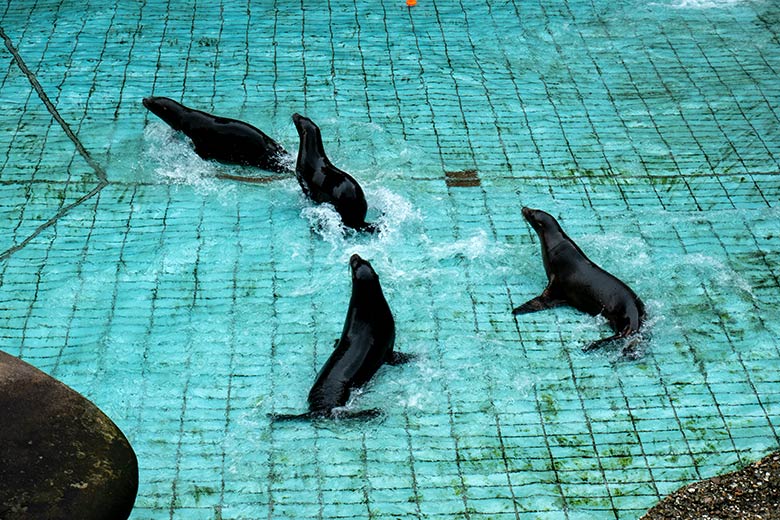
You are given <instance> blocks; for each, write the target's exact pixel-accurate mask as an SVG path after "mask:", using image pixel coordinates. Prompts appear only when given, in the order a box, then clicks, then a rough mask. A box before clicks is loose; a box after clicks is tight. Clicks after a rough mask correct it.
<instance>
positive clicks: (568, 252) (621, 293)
mask: <svg viewBox="0 0 780 520" xmlns="http://www.w3.org/2000/svg"><path fill="white" fill-rule="evenodd" d="M522 213H523V217H525V219H526V220H527V221H528V223H529V224H530V225H531V227H532V228H533V229H534V231H536V234H537V235H538V236H539V240H540V242H541V245H542V260H543V262H544V270H545V272H546V273H547V280H548V283H547V287H546V288H545V289H544V291H543V292H542V294H540V295H539V296H537V297H536V298H534V299H532V300H529V301H527V302H525V303H524V304H523V305H521V306H519V307H517V308H516V309H514V310H513V311H512V314H515V315H517V314H526V313H530V312H536V311H541V310H544V309H551V308H553V307H557V306H559V305H570V306H572V307H574V308H575V309H577V310H580V311H583V312H587V313H588V314H590V315H591V316H595V315H597V314H601V315H603V316H604V317H605V318H606V319H607V321H608V322H609V325H610V327H612V330H613V331H614V332H615V334H614V335H612V336H610V337H608V338H604V339H600V340H598V341H595V342H593V343H591V344H590V345H588V346H587V347H585V348H584V349H583V350H585V351H588V350H593V349H595V348H598V347H600V346H602V345H604V344H605V343H608V342H610V341H614V340H617V339H620V338H627V337H629V336H632V335H634V334H636V333H637V332H639V329H640V327H641V326H642V322H643V321H644V318H645V306H644V304H643V303H642V300H640V299H639V297H638V296H637V295H636V294H635V293H634V291H632V290H631V288H630V287H628V286H627V285H626V284H625V283H623V282H622V281H620V280H618V279H617V278H616V277H614V276H613V275H611V274H609V273H608V272H606V271H605V270H604V269H602V268H601V267H599V266H598V265H596V264H594V263H593V262H591V261H590V260H589V259H588V257H587V256H585V253H583V252H582V250H581V249H580V248H579V247H578V246H577V244H575V243H574V241H573V240H572V239H571V238H569V237H568V236H567V235H566V233H564V232H563V229H561V226H560V224H558V221H556V220H555V219H554V218H553V217H552V216H551V215H550V214H549V213H545V212H544V211H541V210H537V209H531V208H525V207H524V208H523V210H522ZM629 348H631V347H630V346H629V347H626V349H624V351H623V353H624V354H628V353H630V352H627V350H628V349H629Z"/></svg>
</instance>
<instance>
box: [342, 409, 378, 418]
mask: <svg viewBox="0 0 780 520" xmlns="http://www.w3.org/2000/svg"><path fill="white" fill-rule="evenodd" d="M380 415H382V410H380V409H379V408H371V409H370V410H357V411H347V412H342V411H335V410H334V411H333V415H332V417H333V418H334V419H373V418H374V417H379V416H380Z"/></svg>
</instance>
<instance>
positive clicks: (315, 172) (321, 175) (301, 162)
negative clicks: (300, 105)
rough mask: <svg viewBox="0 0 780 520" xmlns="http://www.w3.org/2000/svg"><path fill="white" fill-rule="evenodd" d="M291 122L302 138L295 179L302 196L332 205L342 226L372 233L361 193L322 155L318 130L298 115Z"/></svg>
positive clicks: (354, 183) (349, 176)
mask: <svg viewBox="0 0 780 520" xmlns="http://www.w3.org/2000/svg"><path fill="white" fill-rule="evenodd" d="M292 119H293V123H295V128H296V129H297V130H298V135H299V136H300V138H301V143H300V146H299V148H298V160H297V162H296V164H295V176H296V177H297V178H298V183H299V184H300V185H301V189H302V190H303V193H304V194H305V195H306V196H308V197H309V198H310V199H311V200H313V201H314V202H318V203H323V202H327V203H330V204H333V206H334V207H335V208H336V211H337V212H338V214H339V215H341V221H342V222H343V223H344V225H345V226H347V227H351V228H353V229H357V230H361V231H375V230H376V228H375V227H374V225H372V224H367V223H366V212H367V211H368V204H367V203H366V197H365V195H363V190H362V189H361V188H360V185H359V184H358V183H357V181H356V180H355V179H354V178H352V176H351V175H349V174H348V173H347V172H345V171H343V170H340V169H338V168H336V167H335V166H333V164H332V163H331V162H330V160H329V159H328V157H327V156H326V155H325V148H324V147H323V146H322V135H321V134H320V129H319V127H318V126H317V125H315V124H314V122H313V121H312V120H311V119H309V118H307V117H303V116H302V115H300V114H293V116H292Z"/></svg>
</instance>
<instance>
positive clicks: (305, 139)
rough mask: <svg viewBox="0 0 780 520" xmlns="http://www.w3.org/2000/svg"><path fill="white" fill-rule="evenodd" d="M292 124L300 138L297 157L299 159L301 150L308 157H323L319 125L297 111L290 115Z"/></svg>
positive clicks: (323, 150) (323, 151)
mask: <svg viewBox="0 0 780 520" xmlns="http://www.w3.org/2000/svg"><path fill="white" fill-rule="evenodd" d="M292 120H293V124H294V125H295V129H296V130H297V131H298V137H300V138H301V145H300V149H299V152H298V158H299V159H301V152H305V153H306V157H307V158H309V159H313V158H317V157H320V158H322V157H325V149H324V147H323V145H322V136H321V135H320V127H318V126H317V125H315V124H314V121H312V120H311V119H309V118H308V117H305V116H302V115H300V114H298V113H295V114H293V115H292Z"/></svg>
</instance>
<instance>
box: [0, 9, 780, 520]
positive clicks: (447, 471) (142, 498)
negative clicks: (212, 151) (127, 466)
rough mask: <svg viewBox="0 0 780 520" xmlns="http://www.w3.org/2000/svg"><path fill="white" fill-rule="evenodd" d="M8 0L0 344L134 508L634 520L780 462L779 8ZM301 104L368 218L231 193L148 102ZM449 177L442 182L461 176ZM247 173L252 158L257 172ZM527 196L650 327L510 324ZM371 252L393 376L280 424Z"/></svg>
mask: <svg viewBox="0 0 780 520" xmlns="http://www.w3.org/2000/svg"><path fill="white" fill-rule="evenodd" d="M618 4H620V5H616V3H615V2H606V1H602V0H573V1H564V2H560V1H549V0H541V1H538V0H535V1H529V2H520V1H518V0H515V1H498V0H490V1H488V0H476V1H474V2H468V3H464V2H444V1H441V0H439V1H438V2H435V1H432V0H418V5H417V6H416V7H414V8H412V9H408V8H406V7H405V5H404V2H402V1H398V2H396V1H393V2H389V1H387V0H385V1H362V0H350V1H340V0H339V1H337V0H330V1H328V2H316V3H315V2H301V3H300V4H295V5H292V4H288V3H283V2H271V1H265V2H249V3H241V2H227V1H222V2H220V1H219V0H214V1H204V0H193V1H190V2H165V1H162V0H141V1H114V2H110V1H105V0H100V1H87V2H84V0H79V1H49V0H38V1H33V0H30V1H10V0H9V1H8V2H7V3H6V4H5V5H4V6H0V28H1V29H2V35H3V39H4V41H5V45H4V46H2V47H1V48H0V55H1V56H2V57H3V65H2V71H1V72H0V106H1V107H2V110H1V111H0V128H1V130H0V131H2V135H3V136H4V139H2V140H1V142H0V190H2V196H0V228H1V229H2V233H0V250H2V251H4V253H2V255H0V283H1V285H0V307H1V308H2V312H0V331H2V333H0V348H1V349H2V350H4V351H6V352H9V353H11V354H13V355H17V356H20V357H22V358H23V359H25V360H27V361H28V362H30V363H32V364H34V365H36V366H37V367H39V368H41V369H42V370H44V371H46V372H47V373H49V374H52V375H53V376H55V377H57V378H58V379H60V380H62V381H63V382H65V383H67V384H68V385H70V386H72V387H73V388H74V389H76V390H78V391H79V392H81V393H83V394H84V395H86V396H87V397H89V398H90V399H91V400H93V401H94V402H95V403H96V404H97V405H98V406H100V407H101V408H102V409H103V410H104V411H105V412H106V413H107V414H108V415H109V416H110V417H111V418H112V419H113V420H114V421H115V422H116V423H117V424H118V425H119V426H120V428H122V430H123V431H124V432H125V433H126V435H127V437H128V438H129V440H130V442H131V443H132V444H133V446H134V448H135V450H136V452H137V455H138V459H139V465H140V480H141V484H140V489H139V495H138V499H137V501H136V509H135V511H134V513H133V516H132V518H134V519H162V518H169V519H173V518H181V519H186V520H193V519H194V520H197V519H239V518H241V519H257V518H269V519H270V518H274V519H276V518H279V519H281V518H293V519H298V518H327V519H331V518H431V519H433V518H469V519H488V518H491V519H504V518H522V519H526V518H528V519H531V518H534V519H559V518H560V519H570V520H575V519H585V518H596V519H602V518H621V519H623V518H625V519H633V518H636V517H638V516H639V515H640V514H641V513H642V512H643V511H644V510H646V509H647V508H648V507H650V506H651V505H653V504H654V503H655V502H656V501H657V500H658V499H659V498H661V497H663V496H664V495H666V494H667V493H669V492H671V491H672V490H674V489H676V488H677V487H679V486H681V485H683V484H685V483H688V482H690V481H692V480H695V479H699V478H704V477H709V476H712V475H714V474H716V473H720V472H723V471H725V470H730V469H732V468H734V467H736V466H739V465H741V464H744V463H747V462H749V461H752V460H754V459H757V458H759V457H760V456H762V455H763V454H765V453H766V452H768V451H770V450H772V449H777V448H778V446H780V441H779V440H778V428H780V417H779V412H780V376H778V374H779V373H780V371H779V370H778V369H779V368H780V340H778V337H779V335H780V319H778V312H777V306H778V302H780V282H779V281H778V275H779V273H778V268H777V266H778V263H779V262H778V261H779V260H780V243H779V242H778V236H779V235H780V224H778V222H779V220H778V219H779V218H780V211H779V210H778V198H779V197H780V174H779V173H778V172H780V165H778V156H779V155H780V118H779V117H778V112H780V79H779V78H778V70H780V40H779V39H778V38H780V36H779V33H780V7H778V5H777V3H776V2H771V1H750V2H749V1H738V0H737V1H716V0H709V1H705V0H701V1H678V0H660V1H658V2H655V3H647V2H644V1H642V2H640V1H629V2H623V3H618ZM150 94H155V95H163V96H168V97H172V98H174V99H177V100H179V101H182V102H184V103H185V104H187V105H190V106H194V107H197V108H201V109H203V110H207V111H211V112H214V113H218V114H221V115H225V116H230V117H236V118H240V119H244V120H247V121H250V122H251V123H253V124H255V125H256V126H258V127H260V128H262V129H263V130H264V131H266V132H267V133H268V134H269V135H271V136H273V137H274V138H276V139H277V140H278V141H280V142H281V143H282V144H283V145H284V146H285V147H287V149H288V150H290V151H295V150H296V149H297V135H296V132H295V129H294V127H293V125H292V123H291V120H290V116H291V114H292V113H293V112H301V113H304V114H306V115H308V116H309V117H311V118H312V119H313V120H314V121H316V122H317V123H318V124H319V125H320V127H321V129H322V132H323V136H324V140H325V147H326V150H327V151H328V153H329V155H330V157H331V159H332V160H333V162H334V163H335V164H337V165H339V166H341V167H342V168H344V169H345V170H347V171H349V172H350V173H352V174H353V175H354V176H355V177H356V178H358V179H359V180H360V182H361V183H362V185H363V186H364V189H365V191H366V193H367V198H368V202H369V205H370V207H371V209H370V213H369V215H370V216H372V217H374V218H375V219H378V220H379V221H380V222H381V223H382V228H383V232H382V233H380V234H378V235H376V236H369V235H356V234H353V233H347V232H344V231H343V230H342V229H341V228H340V226H339V225H338V222H337V219H336V216H335V215H336V214H335V212H333V211H331V210H329V209H328V208H325V207H316V206H313V205H312V204H311V203H310V202H308V201H307V200H305V199H304V198H303V196H302V195H301V194H300V189H299V188H298V186H297V183H296V182H295V180H294V179H281V180H278V181H276V182H272V183H270V184H266V185H240V184H237V183H230V182H222V181H218V180H216V179H214V175H215V174H217V173H220V172H229V173H242V172H243V171H244V170H242V169H240V168H235V167H226V166H222V165H219V164H214V163H207V162H204V161H201V160H200V159H198V158H197V156H195V155H194V153H193V152H192V151H191V150H190V148H189V146H188V144H187V142H186V140H184V139H182V138H181V137H180V136H177V135H175V134H174V133H173V132H171V131H170V130H169V129H168V128H167V127H166V126H164V124H162V123H161V122H160V121H159V120H157V119H156V118H155V117H154V116H152V115H151V114H148V113H147V112H146V111H145V110H144V108H143V107H142V106H141V103H140V101H141V98H142V97H144V96H147V95H150ZM464 172H465V173H464ZM252 173H260V172H252ZM523 205H529V206H532V207H538V208H541V209H545V210H546V211H549V212H551V213H552V214H554V215H555V216H556V217H558V218H559V220H560V222H561V223H562V225H563V227H564V229H565V230H566V231H567V232H568V234H569V235H570V236H571V237H572V238H574V240H576V241H577V242H578V243H579V245H580V246H581V247H582V248H583V249H584V251H585V252H586V253H587V254H588V255H589V256H590V257H591V258H592V259H593V260H594V261H596V262H597V263H599V264H600V265H602V266H603V267H605V268H606V269H608V270H609V271H611V272H613V273H614V274H616V275H617V276H619V277H620V278H621V279H623V280H625V281H626V282H627V283H628V284H629V285H631V286H632V287H633V288H634V289H635V291H636V292H637V293H638V294H639V295H640V296H641V297H642V298H643V300H644V301H645V303H646V304H647V307H648V309H649V324H648V326H647V328H646V333H645V335H644V336H645V337H644V340H643V342H642V350H643V353H644V355H643V356H642V357H641V359H639V360H637V361H626V360H624V359H621V358H620V357H619V355H618V349H617V348H611V349H605V350H603V351H599V352H593V353H588V354H584V353H582V352H581V350H580V349H581V347H583V346H585V345H586V344H588V343H589V342H590V341H592V340H594V339H596V338H598V337H602V336H605V335H606V334H607V333H608V327H607V326H606V324H605V323H604V322H603V321H600V320H599V319H597V318H590V317H588V316H584V315H581V314H579V313H576V312H574V311H572V310H568V309H558V310H554V311H547V312H543V313H537V314H531V315H526V316H522V317H519V319H515V318H514V317H513V316H512V315H511V313H510V310H511V308H512V307H513V306H517V305H519V304H520V303H522V302H524V301H525V300H527V299H529V298H531V297H533V296H535V295H537V294H538V293H539V292H540V291H541V289H542V288H543V286H544V284H545V276H544V271H543V269H542V264H541V257H540V253H539V245H538V241H537V239H536V236H535V234H534V233H533V232H532V231H531V229H530V228H529V226H527V225H526V224H525V222H524V221H523V220H522V218H521V216H520V208H521V207H522V206H523ZM355 252H357V253H359V254H361V255H362V256H364V257H365V258H367V259H369V260H370V261H371V262H372V264H373V265H374V267H375V269H376V270H377V272H378V273H379V275H380V277H381V280H382V284H383V287H384V290H385V294H386V297H387V299H388V302H389V304H390V306H391V308H392V309H393V311H394V313H395V317H396V323H397V329H398V330H397V343H396V347H397V349H398V350H400V351H403V352H408V353H411V354H414V355H415V356H416V357H415V360H414V362H413V363H411V364H408V365H405V366H403V367H386V368H383V369H382V370H381V371H380V372H379V373H378V374H377V376H376V377H375V378H374V380H373V381H372V382H371V383H370V384H369V385H368V386H367V388H365V390H364V391H363V392H361V393H360V395H358V396H357V397H356V398H355V399H354V401H353V402H352V403H351V404H350V405H349V406H350V407H352V408H354V409H367V408H374V407H376V408H381V409H382V410H383V411H384V415H383V417H382V418H380V419H378V420H373V421H369V422H365V423H360V422H358V423H355V422H324V423H317V424H309V423H271V421H269V419H268V414H270V413H274V412H275V413H296V412H300V411H304V410H305V407H306V394H307V392H308V390H309V387H310V385H311V383H312V382H313V380H314V377H315V376H316V374H317V372H318V370H319V367H320V366H321V365H322V363H324V361H325V359H326V358H327V357H328V355H329V352H330V349H331V348H332V345H333V340H334V339H335V338H336V337H338V335H339V334H340V332H341V327H342V324H343V320H344V315H345V312H346V306H347V303H348V300H349V290H350V281H349V270H348V266H347V260H348V258H349V256H350V255H351V254H352V253H355Z"/></svg>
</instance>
